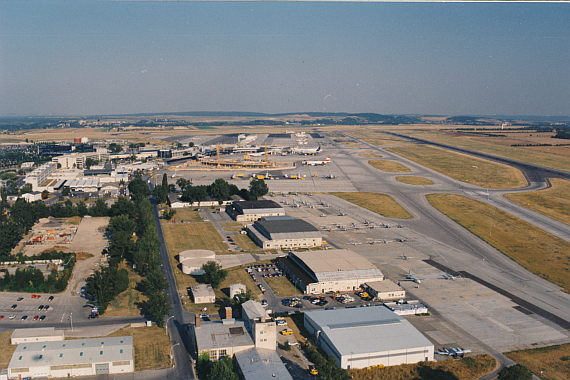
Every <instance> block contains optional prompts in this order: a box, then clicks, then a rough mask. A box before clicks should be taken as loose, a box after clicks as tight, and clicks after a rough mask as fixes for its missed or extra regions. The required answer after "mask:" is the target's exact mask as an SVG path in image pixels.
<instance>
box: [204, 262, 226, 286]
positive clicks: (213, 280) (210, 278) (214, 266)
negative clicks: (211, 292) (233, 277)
mask: <svg viewBox="0 0 570 380" xmlns="http://www.w3.org/2000/svg"><path fill="white" fill-rule="evenodd" d="M202 270H203V271H204V274H203V275H202V278H203V280H204V282H205V283H206V284H210V285H212V288H214V289H217V288H218V287H219V286H220V284H221V283H222V281H224V280H225V278H226V276H227V275H228V271H227V270H225V269H222V267H221V265H220V264H218V263H217V262H215V261H208V262H207V263H206V264H204V265H202Z"/></svg>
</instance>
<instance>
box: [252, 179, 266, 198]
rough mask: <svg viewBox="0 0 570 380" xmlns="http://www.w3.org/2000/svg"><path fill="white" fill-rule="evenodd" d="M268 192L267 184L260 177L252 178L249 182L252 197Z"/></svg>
mask: <svg viewBox="0 0 570 380" xmlns="http://www.w3.org/2000/svg"><path fill="white" fill-rule="evenodd" d="M268 192H269V188H268V187H267V184H266V183H265V181H264V180H262V179H252V180H251V181H250V182H249V194H250V195H251V197H252V198H253V199H258V198H259V197H262V196H264V195H265V194H267V193H268Z"/></svg>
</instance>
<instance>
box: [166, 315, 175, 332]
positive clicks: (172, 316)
mask: <svg viewBox="0 0 570 380" xmlns="http://www.w3.org/2000/svg"><path fill="white" fill-rule="evenodd" d="M170 318H174V315H171V316H170V317H168V318H167V319H166V323H165V324H164V330H165V331H166V335H168V321H170Z"/></svg>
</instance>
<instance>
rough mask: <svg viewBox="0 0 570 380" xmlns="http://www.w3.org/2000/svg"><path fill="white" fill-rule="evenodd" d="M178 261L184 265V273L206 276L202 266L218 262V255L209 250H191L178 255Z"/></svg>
mask: <svg viewBox="0 0 570 380" xmlns="http://www.w3.org/2000/svg"><path fill="white" fill-rule="evenodd" d="M178 261H180V264H182V272H183V273H186V274H191V275H194V276H200V275H203V274H204V271H203V270H202V265H204V264H206V263H207V262H208V261H216V253H215V252H214V251H209V250H207V249H189V250H187V251H182V252H180V253H179V254H178ZM216 262H218V261H216Z"/></svg>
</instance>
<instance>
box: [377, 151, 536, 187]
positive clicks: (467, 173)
mask: <svg viewBox="0 0 570 380" xmlns="http://www.w3.org/2000/svg"><path fill="white" fill-rule="evenodd" d="M386 150H388V151H390V152H392V153H396V154H398V155H401V156H403V157H405V158H407V159H409V160H412V161H414V162H417V163H418V164H421V165H423V166H426V167H428V168H430V169H432V170H435V171H437V172H439V173H442V174H444V175H446V176H448V177H451V178H453V179H456V180H458V181H462V182H467V183H470V184H472V185H477V186H481V187H484V188H491V189H510V188H519V187H523V186H526V184H527V181H526V179H525V177H524V175H523V174H522V173H521V172H520V171H519V170H517V169H514V168H511V167H509V166H507V165H501V164H497V163H494V162H491V161H487V160H482V159H479V158H475V157H469V156H467V155H463V154H459V153H453V152H450V151H446V150H444V149H439V148H434V147H431V146H427V145H416V144H413V145H403V146H396V147H389V148H386Z"/></svg>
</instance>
